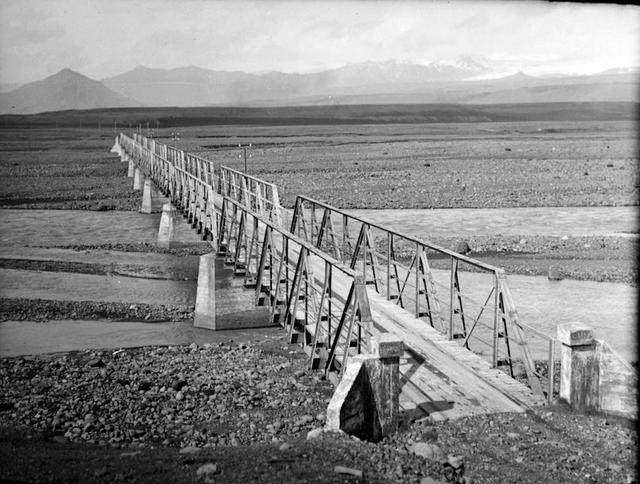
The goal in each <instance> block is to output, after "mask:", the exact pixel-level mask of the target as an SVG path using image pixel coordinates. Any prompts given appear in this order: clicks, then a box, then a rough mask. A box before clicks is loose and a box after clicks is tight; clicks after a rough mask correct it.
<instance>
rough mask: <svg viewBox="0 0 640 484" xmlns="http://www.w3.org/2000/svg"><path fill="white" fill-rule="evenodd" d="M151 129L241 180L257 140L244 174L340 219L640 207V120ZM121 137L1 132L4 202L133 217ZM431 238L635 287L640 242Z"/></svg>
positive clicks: (523, 269)
mask: <svg viewBox="0 0 640 484" xmlns="http://www.w3.org/2000/svg"><path fill="white" fill-rule="evenodd" d="M102 126H104V125H102ZM132 131H133V129H132V130H127V129H125V132H128V133H131V132H132ZM141 132H142V134H144V135H155V136H156V137H157V138H158V139H159V140H160V141H161V142H164V143H168V144H171V145H176V146H178V147H179V148H181V149H184V150H186V151H190V152H195V153H198V154H200V155H201V156H203V157H205V158H208V159H210V160H212V161H213V162H214V163H215V164H216V165H226V166H230V167H232V168H236V169H240V170H243V169H244V156H243V151H242V150H241V149H240V148H238V145H239V144H242V145H243V146H246V145H249V144H251V147H249V148H247V160H246V162H247V171H248V172H249V173H250V174H252V175H255V176H257V177H260V178H263V179H265V180H268V181H271V182H273V183H275V184H276V185H277V186H278V187H279V190H280V193H281V200H282V203H283V204H284V205H285V206H287V207H291V206H292V205H293V203H294V201H295V197H296V196H297V195H299V194H300V195H306V196H309V197H311V198H315V199H318V200H320V201H324V202H327V203H329V204H331V205H333V206H335V207H337V208H343V209H354V208H369V209H381V208H385V209H414V208H496V209H499V208H505V207H589V206H628V205H631V206H637V203H638V150H637V148H638V146H637V136H636V134H637V123H636V122H634V121H575V122H568V121H553V122H542V121H529V122H523V121H520V122H509V123H500V122H492V123H486V122H479V123H440V124H350V125H341V124H332V125H326V124H325V125H295V126H264V125H231V126H224V125H210V126H182V127H174V128H163V129H160V130H153V129H147V128H143V129H141ZM115 135H116V130H114V129H113V127H111V128H104V127H102V128H101V129H98V124H96V125H95V126H87V124H86V123H85V125H84V128H82V129H80V127H78V128H60V129H55V128H54V127H51V126H50V127H47V128H34V129H29V128H7V129H4V130H0V146H1V147H2V148H1V149H2V151H1V152H0V206H1V207H4V208H64V209H89V210H114V209H115V210H137V209H138V208H139V203H140V201H139V194H137V193H136V192H134V191H133V190H132V186H131V180H130V179H128V178H127V177H126V166H125V165H123V164H120V163H118V162H117V161H116V159H115V157H114V156H113V155H112V154H110V153H108V148H109V147H110V145H111V144H112V141H113V138H115ZM636 233H637V232H636ZM523 238H524V239H525V240H526V242H527V243H526V245H524V246H523V245H522V244H521V241H522V240H523ZM429 240H430V241H431V242H433V243H439V244H440V245H443V246H445V247H448V248H454V249H455V247H456V246H457V244H458V243H459V242H460V241H461V240H464V241H465V242H467V243H468V244H469V246H470V247H471V249H472V250H473V251H474V256H475V257H478V258H485V259H487V260H488V261H489V262H491V263H492V264H496V265H504V266H505V268H506V269H507V271H508V272H515V273H519V274H529V275H532V274H533V275H546V274H548V273H549V271H550V270H552V272H554V277H559V278H564V277H569V278H574V279H588V280H597V281H617V282H627V283H633V284H635V283H636V281H637V270H636V263H635V259H636V258H635V253H636V250H637V237H635V236H634V237H630V238H629V237H627V238H621V237H597V238H592V237H589V236H587V237H581V238H577V237H572V238H570V240H566V239H562V237H542V236H536V235H535V234H531V233H527V234H517V235H513V234H512V235H511V236H508V237H507V236H502V235H500V234H498V233H496V234H494V235H493V236H486V234H485V236H483V237H479V236H478V237H474V236H471V237H461V236H459V235H458V234H456V233H452V234H450V235H449V236H447V237H437V238H430V239H429ZM576 261H577V262H576Z"/></svg>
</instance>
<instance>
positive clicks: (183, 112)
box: [0, 102, 638, 129]
mask: <svg viewBox="0 0 640 484" xmlns="http://www.w3.org/2000/svg"><path fill="white" fill-rule="evenodd" d="M636 119H638V104H637V103H631V102H599V103H531V104H484V105H464V104H387V105H348V106H292V107H261V108H249V107H200V108H166V107H163V108H111V109H88V110H70V111H54V112H47V113H39V114H33V115H2V116H0V128H1V127H29V126H54V125H58V126H60V127H62V126H70V127H73V126H79V125H80V123H84V126H85V127H88V126H90V125H93V126H97V125H98V123H101V125H102V126H105V127H106V126H114V125H115V126H116V127H118V126H119V127H120V128H121V129H123V128H128V127H129V125H131V126H133V127H135V126H137V125H139V124H140V125H142V127H143V128H146V127H147V123H148V124H149V127H151V128H156V127H160V128H166V127H171V126H202V125H234V124H242V125H263V126H279V125H281V126H284V125H321V124H328V125H330V124H407V123H412V124H419V123H465V122H472V123H474V122H516V121H617V120H636Z"/></svg>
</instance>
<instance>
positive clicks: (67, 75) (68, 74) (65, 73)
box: [49, 67, 88, 79]
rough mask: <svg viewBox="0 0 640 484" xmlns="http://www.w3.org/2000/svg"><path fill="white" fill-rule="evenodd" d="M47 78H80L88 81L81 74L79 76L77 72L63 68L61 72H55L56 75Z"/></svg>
mask: <svg viewBox="0 0 640 484" xmlns="http://www.w3.org/2000/svg"><path fill="white" fill-rule="evenodd" d="M49 77H56V78H58V77H60V78H74V77H81V78H84V79H88V77H87V76H85V75H83V74H80V73H79V72H77V71H74V70H72V69H69V68H68V67H65V68H64V69H62V70H61V71H59V72H57V73H55V74H53V75H52V76H49Z"/></svg>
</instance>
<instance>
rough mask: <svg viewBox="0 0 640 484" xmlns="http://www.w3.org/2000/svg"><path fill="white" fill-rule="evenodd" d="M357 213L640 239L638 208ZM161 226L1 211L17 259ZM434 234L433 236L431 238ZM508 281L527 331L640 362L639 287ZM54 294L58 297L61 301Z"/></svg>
mask: <svg viewBox="0 0 640 484" xmlns="http://www.w3.org/2000/svg"><path fill="white" fill-rule="evenodd" d="M353 212H354V213H358V214H360V215H362V216H364V217H366V218H368V219H370V220H372V221H376V222H380V223H384V224H388V225H389V226H390V227H392V228H396V229H398V230H401V231H402V232H405V233H410V234H412V235H416V236H420V237H427V238H428V235H429V234H432V235H439V236H452V235H463V234H484V233H486V234H489V235H490V234H496V233H502V234H503V235H507V234H514V235H530V234H541V235H581V234H591V235H594V234H602V235H604V234H637V230H638V229H637V225H636V209H635V208H634V207H604V208H600V207H596V208H535V209H501V210H469V209H452V210H421V211H416V210H402V211H401V210H380V211H371V210H368V211H363V210H360V211H353ZM158 221H159V215H158V214H154V215H151V216H150V215H144V214H140V213H136V212H84V211H68V210H65V211H54V210H0V245H2V246H4V247H5V249H6V250H9V251H10V250H12V249H10V248H9V247H10V246H13V247H16V246H32V247H33V246H47V245H49V246H51V245H69V244H89V245H90V244H100V243H105V242H113V243H116V242H149V243H153V242H154V241H155V237H156V234H157V232H156V231H157V226H158ZM43 222H44V223H43ZM427 227H428V232H426V231H425V230H426V228H427ZM16 249H17V247H16ZM149 262H151V261H149ZM434 272H435V274H434V276H435V277H436V279H437V278H440V277H443V278H446V277H448V275H445V274H443V273H441V272H442V271H434ZM447 274H448V273H447ZM0 275H2V276H4V277H3V281H2V283H0V288H1V290H0V292H1V293H2V296H3V297H42V298H43V299H55V298H61V299H83V300H110V301H115V300H121V301H122V302H132V303H133V302H140V303H142V302H149V303H157V301H158V300H164V301H166V302H167V303H172V304H193V300H194V297H195V289H196V283H195V281H194V280H191V281H162V280H145V279H135V278H126V277H109V276H90V275H84V274H65V278H66V282H64V283H58V282H57V281H56V280H53V279H51V280H50V278H54V279H55V277H54V273H49V274H47V273H40V272H38V273H34V272H32V271H13V270H10V269H4V270H3V272H2V274H0ZM467 277H471V278H473V277H475V276H474V275H473V274H472V273H469V274H465V279H467ZM58 279H60V278H59V277H58ZM508 281H509V287H510V288H511V291H512V293H513V296H514V300H515V304H516V306H517V308H518V312H519V315H520V319H521V321H522V322H524V323H526V324H528V325H530V326H533V327H535V328H536V329H538V330H540V331H543V332H545V333H546V334H548V335H550V336H554V335H555V331H556V330H555V327H556V325H557V324H559V323H566V322H573V321H580V322H583V323H585V324H588V325H589V326H592V327H593V328H594V330H595V333H596V336H597V337H600V338H603V339H605V340H606V341H607V342H609V343H610V344H611V345H612V346H613V347H614V348H615V349H617V350H618V351H619V352H621V353H622V354H623V356H624V357H625V358H627V359H629V360H636V359H637V345H636V321H637V317H638V314H637V307H636V301H637V290H636V289H635V288H633V287H631V286H629V285H625V284H617V283H600V282H590V281H572V280H563V281H549V280H548V279H547V278H546V277H531V276H518V275H510V276H508ZM51 291H53V292H55V293H56V297H53V296H52V294H51ZM47 293H48V294H49V296H48V297H47V295H46V294H47ZM0 324H3V323H0ZM140 344H142V342H141V343H140Z"/></svg>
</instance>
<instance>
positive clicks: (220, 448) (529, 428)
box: [0, 332, 637, 483]
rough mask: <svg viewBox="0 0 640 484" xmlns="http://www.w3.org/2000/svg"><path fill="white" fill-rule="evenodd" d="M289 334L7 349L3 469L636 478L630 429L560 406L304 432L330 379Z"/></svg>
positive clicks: (35, 475) (151, 477) (141, 474)
mask: <svg viewBox="0 0 640 484" xmlns="http://www.w3.org/2000/svg"><path fill="white" fill-rule="evenodd" d="M281 333H282V335H281V337H280V338H277V337H271V338H261V339H258V340H257V341H254V342H253V343H238V342H236V341H221V342H218V343H215V344H205V345H197V344H192V345H189V346H186V345H185V346H170V347H146V348H133V349H121V350H117V351H100V350H93V351H86V352H72V353H67V354H58V355H44V356H41V357H22V358H5V359H0V385H1V386H2V388H4V389H5V391H4V392H3V394H2V395H1V396H0V456H1V457H2V461H3V466H1V467H0V479H3V480H27V481H49V480H53V479H55V480H58V481H70V480H79V481H92V482H113V481H135V482H152V481H155V482H157V479H158V476H159V475H162V479H163V480H170V481H172V482H195V481H200V482H202V481H206V479H207V478H208V479H210V480H211V481H214V482H218V481H219V482H266V483H271V482H273V483H275V482H281V481H286V482H356V481H359V482H402V483H404V482H407V483H417V482H427V481H421V479H424V478H426V477H429V478H431V479H435V480H437V481H436V482H440V481H443V482H444V481H449V482H458V483H463V482H467V483H468V482H476V483H483V482H576V481H581V482H611V483H614V482H615V483H618V482H628V483H633V482H636V479H637V474H636V464H637V457H636V451H637V434H636V431H635V430H634V429H633V427H632V426H630V425H629V424H628V423H627V422H625V421H620V420H616V419H611V418H609V419H607V418H604V417H599V416H589V415H581V414H578V413H575V412H571V411H568V409H567V408H566V407H564V406H562V405H555V406H551V407H544V408H540V409H538V410H534V411H531V412H527V413H524V414H500V415H488V416H482V417H474V418H467V419H462V420H458V421H450V422H443V423H438V424H436V423H434V422H432V421H431V420H430V419H429V418H426V419H422V420H421V421H414V420H413V418H412V417H411V415H410V414H404V413H402V414H401V427H400V429H399V431H398V432H397V433H396V434H394V435H392V436H390V437H388V438H386V439H384V440H382V441H381V442H378V443H370V442H361V441H358V440H356V439H353V438H349V437H347V436H344V435H340V434H323V435H322V436H321V437H319V438H309V437H308V434H309V432H310V431H312V430H313V429H316V428H321V427H322V426H323V425H324V420H325V413H324V412H325V411H326V405H327V402H328V400H329V399H330V396H331V393H332V389H331V387H330V385H328V383H327V382H326V381H324V380H323V379H322V378H321V375H320V374H317V373H313V372H312V373H310V372H308V371H307V370H306V358H305V355H304V354H303V353H302V351H301V350H298V349H292V348H291V347H290V346H289V345H288V344H287V343H286V341H285V336H286V335H285V334H284V332H281ZM487 442H489V444H487ZM345 468H346V470H345Z"/></svg>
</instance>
